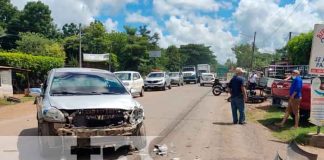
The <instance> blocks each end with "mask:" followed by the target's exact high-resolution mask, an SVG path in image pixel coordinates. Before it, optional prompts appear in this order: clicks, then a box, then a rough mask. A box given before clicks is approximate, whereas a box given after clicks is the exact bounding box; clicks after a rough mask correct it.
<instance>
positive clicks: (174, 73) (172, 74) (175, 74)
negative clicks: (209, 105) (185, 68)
mask: <svg viewBox="0 0 324 160" xmlns="http://www.w3.org/2000/svg"><path fill="white" fill-rule="evenodd" d="M169 76H170V77H179V73H178V72H172V73H170V74H169Z"/></svg>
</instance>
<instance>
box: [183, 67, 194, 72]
mask: <svg viewBox="0 0 324 160" xmlns="http://www.w3.org/2000/svg"><path fill="white" fill-rule="evenodd" d="M182 71H183V72H190V71H195V69H194V68H183V69H182Z"/></svg>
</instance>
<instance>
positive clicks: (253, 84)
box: [249, 71, 258, 91]
mask: <svg viewBox="0 0 324 160" xmlns="http://www.w3.org/2000/svg"><path fill="white" fill-rule="evenodd" d="M257 78H258V75H257V74H256V73H255V71H253V72H252V74H251V75H250V77H249V83H250V84H249V90H250V91H254V90H255V87H256V81H257Z"/></svg>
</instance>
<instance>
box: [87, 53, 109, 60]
mask: <svg viewBox="0 0 324 160" xmlns="http://www.w3.org/2000/svg"><path fill="white" fill-rule="evenodd" d="M108 60H109V53H105V54H89V53H83V61H85V62H107V61H108Z"/></svg>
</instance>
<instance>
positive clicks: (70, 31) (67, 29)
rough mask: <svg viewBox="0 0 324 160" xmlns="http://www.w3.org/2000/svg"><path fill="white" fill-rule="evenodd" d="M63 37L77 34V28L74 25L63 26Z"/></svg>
mask: <svg viewBox="0 0 324 160" xmlns="http://www.w3.org/2000/svg"><path fill="white" fill-rule="evenodd" d="M62 31H63V37H69V36H73V35H77V34H79V28H78V26H77V25H76V24H75V23H70V24H64V25H63V27H62Z"/></svg>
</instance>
